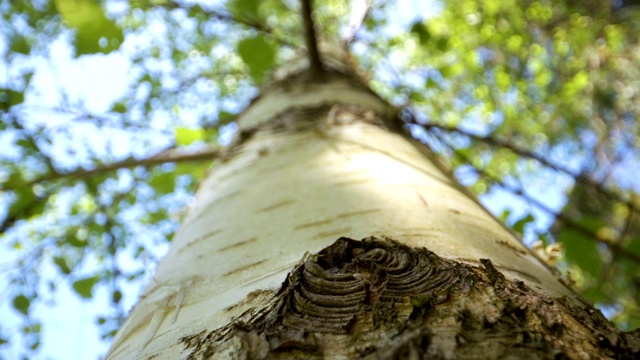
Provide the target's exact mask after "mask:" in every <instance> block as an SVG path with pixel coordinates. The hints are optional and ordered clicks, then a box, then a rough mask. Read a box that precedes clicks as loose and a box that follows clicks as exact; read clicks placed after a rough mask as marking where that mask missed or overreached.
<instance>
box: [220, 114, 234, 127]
mask: <svg viewBox="0 0 640 360" xmlns="http://www.w3.org/2000/svg"><path fill="white" fill-rule="evenodd" d="M236 117H237V115H236V114H232V113H230V112H226V111H220V112H219V113H218V125H227V124H228V123H230V122H232V121H234V120H235V119H236Z"/></svg>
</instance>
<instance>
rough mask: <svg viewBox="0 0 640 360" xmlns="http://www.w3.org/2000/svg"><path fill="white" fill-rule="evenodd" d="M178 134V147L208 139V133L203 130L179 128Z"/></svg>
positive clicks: (176, 130) (177, 129)
mask: <svg viewBox="0 0 640 360" xmlns="http://www.w3.org/2000/svg"><path fill="white" fill-rule="evenodd" d="M175 132H176V145H178V146H186V145H189V144H191V143H194V142H196V141H199V140H205V139H206V138H207V131H206V130H205V129H202V128H198V129H190V128H184V127H179V128H176V129H175Z"/></svg>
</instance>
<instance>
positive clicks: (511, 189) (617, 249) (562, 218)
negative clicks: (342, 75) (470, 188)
mask: <svg viewBox="0 0 640 360" xmlns="http://www.w3.org/2000/svg"><path fill="white" fill-rule="evenodd" d="M434 136H435V137H436V138H437V139H438V141H440V142H441V143H442V144H444V145H445V146H446V147H447V148H449V149H450V150H451V151H452V152H453V153H454V154H455V155H456V156H458V157H459V158H460V159H462V161H463V162H465V163H467V164H471V160H470V159H469V158H467V156H466V155H464V154H463V153H461V152H460V151H458V150H457V149H456V148H454V147H453V146H452V145H451V144H449V142H448V141H447V140H446V139H443V138H442V137H441V136H439V135H438V134H434ZM471 167H472V168H473V170H474V171H475V172H476V173H477V174H478V175H480V176H482V177H484V178H486V179H489V180H491V181H492V182H494V183H496V184H497V185H498V186H500V187H502V188H503V189H505V190H507V191H509V192H511V193H513V194H515V195H517V196H520V197H522V198H523V199H525V200H526V201H528V202H529V203H531V204H533V205H534V206H535V207H537V208H539V209H541V210H542V211H544V212H546V213H548V214H549V215H551V216H553V217H555V218H556V219H558V220H560V221H562V222H563V223H564V224H565V225H567V226H568V227H569V228H571V229H573V230H576V231H578V232H579V233H581V234H583V235H585V236H588V237H590V238H592V239H594V240H596V241H598V242H600V243H603V244H605V245H607V246H608V247H609V248H610V249H611V250H612V251H614V252H616V253H618V254H620V255H622V256H624V257H626V258H628V259H630V260H632V261H634V262H635V263H637V264H640V256H638V255H636V254H633V253H631V252H629V251H627V250H626V249H625V248H623V247H622V246H621V245H620V244H619V243H613V242H611V241H610V240H609V239H606V238H604V237H602V236H599V235H598V234H597V233H593V232H592V231H590V230H589V229H587V228H585V227H584V226H582V225H581V224H579V223H577V222H576V221H574V220H573V219H571V218H570V217H568V216H567V215H565V214H563V213H557V212H555V211H554V210H552V209H551V208H549V207H548V206H547V205H545V204H543V203H542V202H540V201H539V200H537V199H535V198H534V197H532V196H529V195H528V194H526V193H525V192H524V191H523V190H522V189H521V188H514V187H513V186H510V185H508V184H506V183H505V182H504V181H502V180H500V179H499V178H498V177H496V176H492V175H491V174H489V172H488V170H486V169H478V168H476V167H475V166H473V165H471Z"/></svg>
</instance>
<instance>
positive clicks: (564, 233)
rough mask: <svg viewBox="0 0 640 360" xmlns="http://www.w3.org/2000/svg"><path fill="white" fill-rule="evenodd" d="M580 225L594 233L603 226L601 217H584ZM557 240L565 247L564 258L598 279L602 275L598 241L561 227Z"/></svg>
mask: <svg viewBox="0 0 640 360" xmlns="http://www.w3.org/2000/svg"><path fill="white" fill-rule="evenodd" d="M579 223H580V225H582V226H583V227H585V228H586V229H588V230H589V231H592V232H593V233H595V232H596V231H597V230H598V229H599V228H601V227H602V226H604V225H605V224H604V223H603V221H602V219H599V218H593V217H584V218H582V219H581V220H580V222H579ZM558 240H559V241H561V242H562V244H563V245H564V247H565V250H566V252H565V259H567V261H569V262H570V263H573V264H575V265H577V266H579V267H580V268H581V269H582V271H584V272H586V273H587V274H589V275H591V276H593V277H594V278H596V279H599V278H600V276H601V275H602V267H603V265H602V255H601V253H600V251H599V250H598V243H597V242H596V241H595V240H593V239H592V238H591V237H589V236H587V235H586V234H584V233H583V232H581V231H578V230H574V229H572V228H563V229H562V230H561V231H560V233H559V234H558Z"/></svg>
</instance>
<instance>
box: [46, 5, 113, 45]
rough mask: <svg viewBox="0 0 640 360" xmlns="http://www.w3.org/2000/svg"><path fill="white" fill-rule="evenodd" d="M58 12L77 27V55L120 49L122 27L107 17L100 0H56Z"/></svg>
mask: <svg viewBox="0 0 640 360" xmlns="http://www.w3.org/2000/svg"><path fill="white" fill-rule="evenodd" d="M55 3H56V8H57V9H58V12H59V13H60V15H61V16H62V18H63V19H64V21H66V22H67V23H68V24H69V25H71V26H72V27H74V28H75V29H76V43H75V46H76V56H80V55H84V54H95V53H105V54H106V53H109V52H111V51H113V50H116V49H118V47H120V44H121V43H122V40H123V39H124V35H123V33H122V29H120V28H118V26H117V25H116V24H115V22H113V21H112V20H110V19H109V18H107V16H106V15H105V13H104V10H103V9H102V7H101V6H100V2H99V1H98V0H55Z"/></svg>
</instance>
